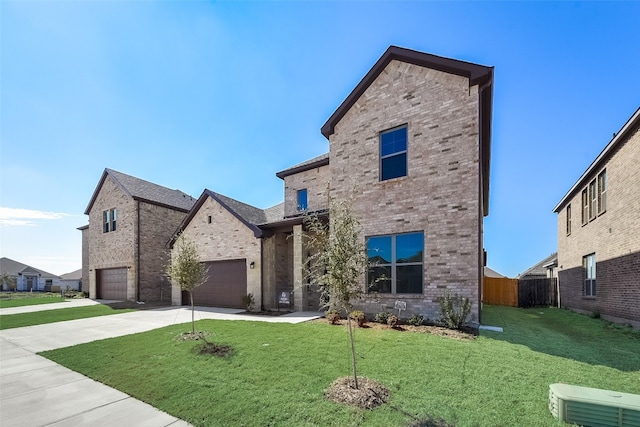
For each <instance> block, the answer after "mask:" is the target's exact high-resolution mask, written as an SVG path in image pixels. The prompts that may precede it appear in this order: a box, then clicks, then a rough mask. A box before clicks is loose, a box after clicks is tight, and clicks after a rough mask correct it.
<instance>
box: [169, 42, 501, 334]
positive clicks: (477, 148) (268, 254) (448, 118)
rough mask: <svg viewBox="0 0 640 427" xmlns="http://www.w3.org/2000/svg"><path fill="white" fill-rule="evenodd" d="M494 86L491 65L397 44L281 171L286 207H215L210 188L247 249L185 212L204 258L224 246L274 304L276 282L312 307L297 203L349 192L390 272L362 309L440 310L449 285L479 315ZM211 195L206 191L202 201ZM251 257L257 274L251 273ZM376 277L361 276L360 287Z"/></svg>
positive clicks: (314, 296)
mask: <svg viewBox="0 0 640 427" xmlns="http://www.w3.org/2000/svg"><path fill="white" fill-rule="evenodd" d="M492 90H493V68H492V67H486V66H481V65H476V64H472V63H468V62H463V61H458V60H454V59H448V58H442V57H438V56H434V55H430V54H425V53H420V52H416V51H412V50H408V49H403V48H398V47H394V46H392V47H390V48H389V49H388V50H387V51H386V52H385V53H384V54H383V56H382V57H381V58H380V59H379V60H378V61H377V62H376V64H375V65H374V66H373V68H372V69H371V70H370V71H369V72H368V73H367V75H366V76H365V77H364V78H363V79H362V80H361V81H360V83H359V84H358V85H357V86H356V87H355V88H354V90H353V91H352V92H351V93H350V94H349V95H348V96H347V98H346V99H345V101H344V102H343V103H342V104H341V105H340V106H339V107H338V109H337V110H336V111H335V112H334V113H333V115H332V116H331V117H330V118H329V120H328V121H327V122H326V123H325V125H324V126H322V129H321V131H322V134H323V135H324V136H325V137H326V138H327V139H328V140H329V153H328V154H325V155H323V156H319V157H317V158H315V159H311V160H309V161H306V162H304V163H301V164H299V165H296V166H294V167H292V168H289V169H286V170H284V171H281V172H278V173H277V174H276V175H277V176H278V177H279V178H281V179H283V181H284V193H285V194H284V199H285V202H284V206H283V207H282V206H277V207H274V208H272V209H270V210H267V211H262V214H260V213H259V210H258V209H257V208H253V209H256V210H255V211H254V215H252V219H248V217H247V215H243V214H241V213H239V212H238V211H237V210H236V209H233V208H231V209H229V208H228V207H227V208H224V207H222V208H220V207H215V205H216V203H218V204H219V202H220V200H217V201H216V200H215V199H216V197H213V196H212V195H211V194H208V195H206V196H207V197H208V199H209V200H210V203H211V204H212V207H215V209H218V210H220V212H222V213H223V214H224V216H225V217H226V218H227V219H221V220H222V221H223V222H221V223H220V225H219V226H218V228H219V231H223V230H227V232H230V231H232V230H236V227H239V226H240V225H243V226H244V230H243V229H242V227H240V228H239V229H238V230H241V231H242V233H243V239H244V238H247V239H248V238H253V239H254V240H259V242H258V241H256V242H252V243H249V241H248V240H247V242H246V243H244V244H243V245H242V247H243V248H244V250H245V251H246V253H248V254H250V255H248V256H243V255H242V251H240V250H239V248H236V249H238V250H237V251H236V250H235V249H234V250H229V249H228V246H229V237H228V236H226V235H224V237H220V238H216V237H215V236H216V235H217V233H218V232H219V231H214V228H215V226H214V225H212V226H211V230H212V231H211V233H213V234H211V235H209V236H207V237H205V234H206V233H205V234H202V233H201V231H200V229H201V227H203V226H206V225H207V224H209V221H212V222H215V220H216V217H215V215H212V214H211V213H209V211H206V212H203V213H202V214H200V213H193V212H192V213H190V215H189V217H192V218H198V220H197V221H196V222H195V223H194V222H193V219H192V220H190V221H191V223H189V222H184V223H183V225H182V226H181V230H182V232H184V233H187V235H188V236H190V237H192V238H193V237H195V236H199V237H197V238H196V241H197V243H198V245H199V247H200V248H202V250H203V251H205V252H206V253H207V256H206V257H205V260H206V261H207V262H215V261H217V260H221V259H223V258H225V257H226V256H227V255H228V256H229V257H231V258H236V259H241V260H242V259H244V268H245V270H244V271H245V274H244V275H245V276H246V283H247V287H246V289H247V291H251V292H252V293H253V294H254V297H256V300H257V301H259V304H260V306H262V307H264V308H267V309H269V308H273V307H274V306H275V305H276V302H277V297H278V295H279V293H280V292H282V291H293V298H292V303H293V307H294V308H296V309H298V310H306V309H317V308H318V292H317V287H315V286H313V284H306V283H304V281H305V279H304V274H303V266H304V263H305V261H306V258H307V257H308V255H309V254H308V252H307V249H306V248H305V246H304V238H303V231H304V230H303V228H304V224H303V219H302V214H303V213H305V212H314V211H323V210H325V209H326V208H327V205H328V199H327V194H328V191H330V195H331V197H332V198H336V199H342V198H346V197H349V198H351V199H352V200H353V209H354V214H355V215H356V216H357V217H358V218H359V220H360V221H361V223H362V226H363V231H364V235H363V236H362V239H363V242H367V245H368V251H369V254H370V257H371V258H375V259H376V260H377V261H378V265H377V267H376V268H375V269H374V270H372V271H371V272H370V273H369V274H370V275H374V276H375V275H377V276H380V275H384V277H386V278H387V279H386V280H383V281H380V282H377V284H376V288H375V289H372V290H371V293H370V298H365V299H364V300H363V301H360V302H359V304H358V306H359V307H360V308H361V309H363V310H364V311H366V312H368V313H376V312H379V311H380V310H381V309H383V307H384V306H386V307H388V308H393V306H394V305H395V302H396V301H398V300H400V301H403V302H405V303H406V310H407V311H406V312H405V313H406V314H407V315H409V314H410V313H416V314H423V315H425V316H426V317H430V318H432V319H433V318H435V317H436V316H437V315H438V314H439V311H440V309H439V304H438V298H439V297H440V296H442V295H443V294H444V292H445V291H446V290H449V291H451V292H454V293H457V294H460V295H462V296H465V297H469V298H470V299H471V300H472V302H473V309H472V320H473V321H476V322H477V321H479V315H480V313H479V311H480V307H479V299H480V289H481V287H482V277H483V265H484V263H483V260H484V251H483V242H482V234H483V217H484V216H486V215H487V214H488V206H489V202H488V197H489V158H490V139H491V115H492ZM205 193H206V192H205ZM203 195H204V194H203ZM352 195H353V197H352ZM218 199H220V198H219V197H218ZM214 202H216V203H214ZM206 205H207V204H206V203H204V202H203V203H202V204H200V201H199V203H198V204H197V205H196V208H199V209H203V206H206ZM227 205H230V203H227ZM196 208H194V209H196ZM243 209H244V208H242V209H240V210H243ZM225 210H226V211H227V213H224V211H225ZM232 211H233V212H232ZM278 211H279V212H278ZM234 212H235V214H234ZM266 212H271V213H272V215H266ZM210 215H211V220H210V219H209V218H210ZM261 215H262V216H261ZM278 215H280V216H278ZM242 218H244V220H243V219H242ZM261 221H264V222H262V223H261ZM192 223H193V225H192ZM196 226H197V227H196ZM216 230H218V229H216ZM258 230H259V231H258ZM221 236H222V235H221ZM207 246H208V247H207ZM213 247H216V249H215V250H212V248H213ZM221 248H225V249H224V250H222V249H221ZM248 248H250V249H248ZM216 251H217V253H214V252H216ZM238 264H239V265H240V264H242V262H241V261H240V262H238ZM251 265H253V267H254V269H259V274H258V273H254V274H252V275H250V269H251ZM247 272H248V273H247ZM238 275H239V276H243V273H242V272H239V273H238ZM365 276H367V275H366V274H363V277H365ZM371 277H372V276H370V277H369V278H368V279H365V278H363V286H365V283H364V281H365V280H367V282H369V281H370V280H369V279H371ZM309 285H311V286H309ZM220 286H222V285H221V284H220ZM178 293H179V291H178V290H175V289H174V303H177V302H178V301H180V300H181V298H180V297H179V296H176V295H177V294H178Z"/></svg>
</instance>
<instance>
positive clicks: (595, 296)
mask: <svg viewBox="0 0 640 427" xmlns="http://www.w3.org/2000/svg"><path fill="white" fill-rule="evenodd" d="M553 211H554V212H555V213H557V214H558V269H559V273H558V277H559V287H560V296H561V303H562V305H563V306H564V307H568V308H571V309H573V310H576V311H580V312H586V313H598V314H600V315H601V316H602V317H603V318H605V319H609V320H613V321H616V322H622V323H632V324H634V325H636V326H637V327H640V108H639V109H638V110H636V112H635V113H634V114H633V115H632V116H631V118H629V120H628V121H627V122H626V123H625V124H624V126H623V127H622V129H620V131H619V132H617V133H616V134H615V135H614V136H613V139H611V141H610V142H609V143H608V144H607V145H606V147H605V148H604V150H602V152H601V153H600V154H599V155H598V157H596V159H595V160H594V161H593V162H592V163H591V165H589V167H588V168H587V170H586V171H585V172H584V173H583V174H582V176H580V178H579V179H578V181H576V183H575V184H573V186H571V188H570V189H569V190H568V191H567V193H566V194H565V196H564V197H563V198H562V200H560V202H559V203H558V204H557V205H556V207H555V208H554V210H553Z"/></svg>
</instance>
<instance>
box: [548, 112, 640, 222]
mask: <svg viewBox="0 0 640 427" xmlns="http://www.w3.org/2000/svg"><path fill="white" fill-rule="evenodd" d="M638 126H640V107H639V108H638V109H637V110H636V112H635V113H633V114H632V115H631V117H630V118H629V120H627V122H626V123H625V124H624V126H622V129H620V130H619V131H618V132H617V133H615V134H614V135H613V138H612V139H611V141H609V143H608V144H607V145H606V147H604V149H603V150H602V151H601V152H600V154H598V157H596V159H595V160H594V161H593V162H592V163H591V164H590V165H589V167H588V168H587V170H586V171H584V173H583V174H582V175H581V176H580V178H578V180H577V181H576V183H575V184H573V186H572V187H571V188H570V189H569V191H567V194H565V195H564V197H563V198H562V200H560V202H558V204H557V205H556V207H555V208H553V212H556V213H557V212H560V210H561V209H562V208H563V207H564V205H565V204H566V203H567V202H568V201H570V200H571V199H572V198H573V195H574V194H575V193H576V192H577V191H578V189H580V188H582V187H583V186H584V185H586V184H587V182H586V181H588V180H589V178H590V177H591V174H592V173H593V172H594V171H596V170H598V169H600V167H601V166H602V165H603V164H604V163H606V162H607V160H609V155H610V154H611V153H613V152H614V151H615V150H616V149H617V148H618V146H620V145H621V144H622V143H623V142H624V141H626V139H627V137H628V136H629V135H630V134H631V133H632V132H633V130H634V129H636V128H637V127H638Z"/></svg>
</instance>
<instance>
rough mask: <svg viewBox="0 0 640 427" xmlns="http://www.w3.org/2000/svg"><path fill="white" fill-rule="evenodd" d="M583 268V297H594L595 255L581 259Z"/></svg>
mask: <svg viewBox="0 0 640 427" xmlns="http://www.w3.org/2000/svg"><path fill="white" fill-rule="evenodd" d="M582 266H583V267H584V296H586V297H595V296H596V254H591V255H587V256H586V257H583V258H582Z"/></svg>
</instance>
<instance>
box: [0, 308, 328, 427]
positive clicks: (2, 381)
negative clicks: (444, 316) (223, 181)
mask: <svg viewBox="0 0 640 427" xmlns="http://www.w3.org/2000/svg"><path fill="white" fill-rule="evenodd" d="M73 301H74V302H75V301H76V300H73ZM77 301H85V304H86V300H77ZM88 301H91V300H88ZM93 303H96V302H95V301H93ZM58 304H66V303H55V304H44V306H53V305H58ZM32 307H36V306H32ZM37 307H39V306H37ZM62 307H65V308H66V307H69V306H68V305H67V306H64V305H63V306H61V307H60V308H62ZM16 308H24V307H16ZM49 309H51V308H49ZM3 310H8V309H3ZM31 311H40V310H36V309H33V310H31ZM241 312H243V310H234V309H221V308H210V307H197V308H196V311H195V318H196V320H201V319H219V320H249V321H263V322H279V323H283V322H286V323H300V322H304V321H307V320H311V319H313V318H317V317H319V316H320V315H321V313H316V312H309V313H291V314H287V315H283V316H259V315H247V314H238V313H241ZM0 313H2V314H8V313H5V312H4V311H2V312H0ZM190 321H191V309H190V308H189V307H184V306H181V307H166V308H159V309H153V310H140V311H135V312H129V313H123V314H114V315H109V316H101V317H93V318H88V319H78V320H71V321H68V322H58V323H51V324H46V325H37V326H28V327H25V328H15V329H6V330H2V331H0V425H2V426H78V425H91V426H113V425H136V426H138V425H140V426H150V427H156V426H157V427H160V426H172V427H174V426H175V427H178V426H188V425H189V424H187V423H186V422H184V421H182V420H179V419H177V418H175V417H172V416H170V415H168V414H166V413H164V412H161V411H159V410H157V409H156V408H153V407H152V406H150V405H148V404H146V403H144V402H141V401H139V400H137V399H134V398H132V397H130V396H128V395H126V394H124V393H122V392H120V391H117V390H115V389H113V388H111V387H108V386H106V385H104V384H101V383H98V382H96V381H93V380H91V379H89V378H87V377H85V376H84V375H81V374H79V373H77V372H74V371H71V370H69V369H67V368H64V367H62V366H60V365H58V364H56V363H54V362H52V361H50V360H48V359H45V358H44V357H41V356H38V355H36V354H35V353H37V352H41V351H45V350H53V349H56V348H62V347H68V346H72V345H76V344H82V343H86V342H90V341H96V340H100V339H105V338H111V337H118V336H123V335H129V334H134V333H138V332H145V331H149V330H152V329H156V328H161V327H164V326H168V325H173V324H178V323H187V322H190Z"/></svg>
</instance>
